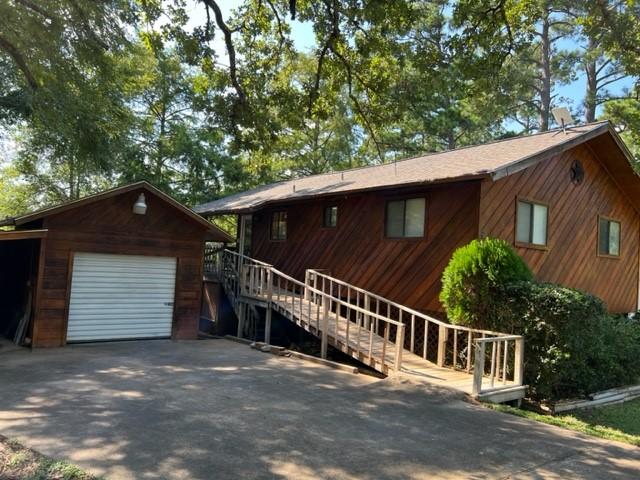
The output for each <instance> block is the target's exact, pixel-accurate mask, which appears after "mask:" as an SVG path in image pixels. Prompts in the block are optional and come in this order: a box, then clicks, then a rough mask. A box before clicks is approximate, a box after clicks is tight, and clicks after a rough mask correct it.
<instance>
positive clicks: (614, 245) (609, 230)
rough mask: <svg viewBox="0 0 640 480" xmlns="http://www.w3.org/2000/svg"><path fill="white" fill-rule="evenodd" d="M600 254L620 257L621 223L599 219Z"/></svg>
mask: <svg viewBox="0 0 640 480" xmlns="http://www.w3.org/2000/svg"><path fill="white" fill-rule="evenodd" d="M598 254H599V255H606V256H611V257H618V256H620V222H616V221H615V220H610V219H608V218H605V217H598Z"/></svg>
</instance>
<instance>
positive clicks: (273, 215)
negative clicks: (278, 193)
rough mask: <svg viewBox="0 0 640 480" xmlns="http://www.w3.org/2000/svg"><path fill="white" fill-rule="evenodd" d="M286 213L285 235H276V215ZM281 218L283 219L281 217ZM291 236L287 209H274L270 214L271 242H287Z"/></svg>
mask: <svg viewBox="0 0 640 480" xmlns="http://www.w3.org/2000/svg"><path fill="white" fill-rule="evenodd" d="M283 214H284V225H285V227H284V237H282V238H280V237H275V236H274V230H273V227H274V220H275V217H276V215H278V216H280V215H283ZM279 220H281V219H279ZM288 237H289V213H288V212H287V210H273V211H272V212H271V214H270V215H269V241H271V242H286V241H287V238H288Z"/></svg>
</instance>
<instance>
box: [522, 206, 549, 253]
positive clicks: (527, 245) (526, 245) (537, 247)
mask: <svg viewBox="0 0 640 480" xmlns="http://www.w3.org/2000/svg"><path fill="white" fill-rule="evenodd" d="M520 202H524V203H528V204H530V205H531V206H532V207H533V206H534V205H540V206H543V207H546V208H547V223H546V227H545V229H546V232H547V234H546V238H545V241H546V243H545V244H544V245H540V244H538V243H531V242H521V241H519V240H518V204H519V203H520ZM532 212H533V208H532ZM550 213H551V207H550V206H549V203H547V202H543V201H541V200H534V199H532V198H528V197H521V196H516V202H515V215H514V224H513V244H514V245H515V246H516V247H521V248H530V249H533V250H543V251H547V250H549V215H550ZM529 227H530V235H533V214H532V215H531V220H530V223H529Z"/></svg>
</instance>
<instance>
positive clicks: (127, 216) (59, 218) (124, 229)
mask: <svg viewBox="0 0 640 480" xmlns="http://www.w3.org/2000/svg"><path fill="white" fill-rule="evenodd" d="M141 191H142V190H140V191H137V190H135V191H131V192H127V193H124V194H122V195H118V196H115V197H111V198H108V199H105V200H100V201H97V202H95V203H93V204H90V205H88V206H83V207H82V208H74V209H71V210H68V211H65V212H63V213H59V214H57V215H52V216H49V217H46V218H45V219H44V221H43V227H44V228H47V229H49V233H48V237H47V240H46V247H45V250H44V259H43V262H42V263H43V270H42V271H41V272H40V273H41V281H40V282H39V285H38V294H37V303H36V313H35V317H34V322H33V325H34V329H33V345H34V346H39V347H44V346H59V345H64V344H65V340H66V326H67V314H68V301H69V300H68V299H69V286H70V276H71V268H72V262H73V253H74V252H92V253H111V254H124V255H153V256H166V257H176V258H177V259H178V267H177V268H178V270H177V273H176V294H175V306H174V320H173V335H172V336H173V338H196V336H197V329H198V320H199V315H200V299H201V288H202V261H203V248H204V238H205V234H206V231H205V228H204V227H202V226H201V225H199V224H198V223H196V222H194V221H193V220H192V219H190V218H188V217H187V216H186V215H184V213H182V212H180V211H179V210H178V209H176V208H174V207H172V206H170V205H168V204H167V203H166V202H165V201H163V200H160V199H159V198H158V197H156V196H155V195H153V194H151V193H150V192H148V191H144V193H145V195H146V197H147V205H148V210H147V214H146V215H134V214H133V213H132V211H131V209H132V206H133V204H134V202H135V200H136V199H137V198H138V195H139V194H140V193H141Z"/></svg>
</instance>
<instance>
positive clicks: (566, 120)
mask: <svg viewBox="0 0 640 480" xmlns="http://www.w3.org/2000/svg"><path fill="white" fill-rule="evenodd" d="M551 115H553V119H554V120H555V121H556V123H557V124H558V125H560V126H561V127H562V131H563V132H564V133H567V129H566V127H567V125H569V124H571V123H574V120H573V117H572V116H571V113H569V110H568V109H567V108H566V107H558V108H554V109H552V110H551Z"/></svg>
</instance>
